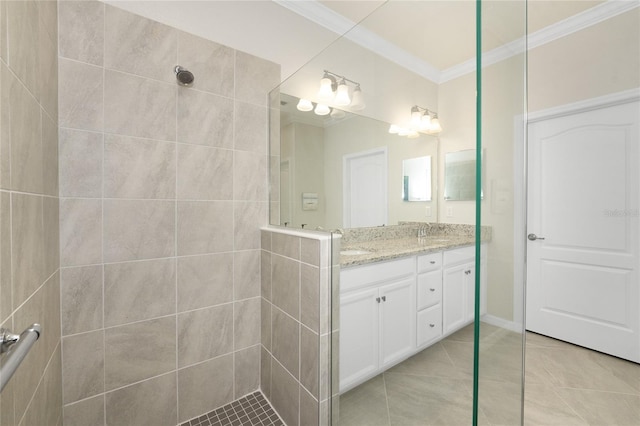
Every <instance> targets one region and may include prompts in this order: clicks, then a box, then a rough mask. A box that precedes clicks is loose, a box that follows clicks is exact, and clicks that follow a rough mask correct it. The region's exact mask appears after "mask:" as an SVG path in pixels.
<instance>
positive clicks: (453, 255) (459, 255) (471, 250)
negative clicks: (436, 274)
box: [443, 246, 476, 266]
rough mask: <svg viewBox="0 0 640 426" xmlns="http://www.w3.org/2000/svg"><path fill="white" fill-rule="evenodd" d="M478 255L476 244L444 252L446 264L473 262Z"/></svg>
mask: <svg viewBox="0 0 640 426" xmlns="http://www.w3.org/2000/svg"><path fill="white" fill-rule="evenodd" d="M475 256H476V248H475V246H467V247H462V248H457V249H454V250H447V251H445V252H444V261H443V263H444V266H451V265H458V264H460V263H467V262H473V261H474V260H475Z"/></svg>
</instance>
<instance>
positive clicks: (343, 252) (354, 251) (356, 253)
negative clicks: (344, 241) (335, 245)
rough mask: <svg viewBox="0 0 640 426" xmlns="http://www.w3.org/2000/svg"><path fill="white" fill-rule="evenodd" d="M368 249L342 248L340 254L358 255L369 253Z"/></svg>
mask: <svg viewBox="0 0 640 426" xmlns="http://www.w3.org/2000/svg"><path fill="white" fill-rule="evenodd" d="M369 253H371V252H370V251H368V250H341V251H340V254H341V255H344V256H357V255H359V254H369Z"/></svg>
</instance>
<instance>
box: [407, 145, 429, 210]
mask: <svg viewBox="0 0 640 426" xmlns="http://www.w3.org/2000/svg"><path fill="white" fill-rule="evenodd" d="M402 200H403V201H431V156H429V155H426V156H424V157H416V158H409V159H407V160H402Z"/></svg>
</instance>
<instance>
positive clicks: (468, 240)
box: [340, 235, 485, 268]
mask: <svg viewBox="0 0 640 426" xmlns="http://www.w3.org/2000/svg"><path fill="white" fill-rule="evenodd" d="M484 240H485V239H484V238H483V241H484ZM473 244H475V237H474V236H472V235H432V236H427V237H421V238H418V237H405V238H397V239H388V240H372V241H359V242H352V243H348V244H343V245H342V247H341V248H340V266H342V267H343V268H344V267H350V266H357V265H364V264H367V263H373V262H380V261H384V260H391V259H397V258H400V257H405V256H411V255H416V254H427V253H433V252H437V251H441V250H450V249H454V248H457V247H463V246H469V245H473ZM349 250H351V251H353V250H358V251H366V252H368V253H363V254H343V252H345V251H349Z"/></svg>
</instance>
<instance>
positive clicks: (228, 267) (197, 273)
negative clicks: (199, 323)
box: [178, 253, 233, 312]
mask: <svg viewBox="0 0 640 426" xmlns="http://www.w3.org/2000/svg"><path fill="white" fill-rule="evenodd" d="M232 300H233V254H232V253H220V254H208V255H202V256H189V257H179V258H178V312H184V311H188V310H192V309H198V308H203V307H206V306H213V305H219V304H222V303H227V302H231V301H232Z"/></svg>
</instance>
